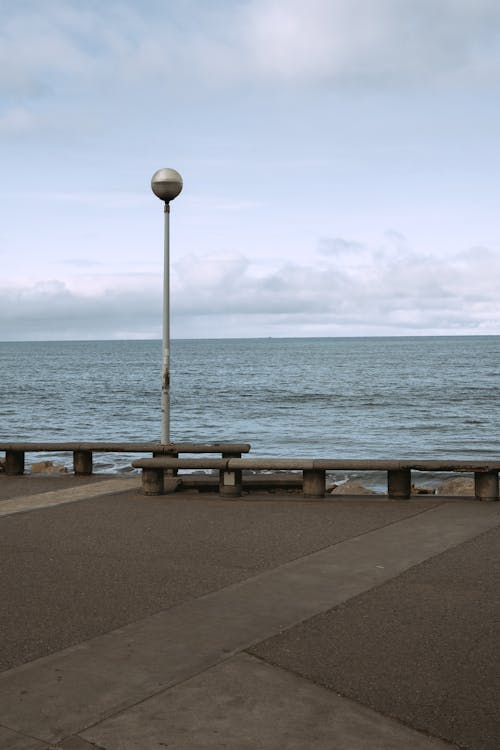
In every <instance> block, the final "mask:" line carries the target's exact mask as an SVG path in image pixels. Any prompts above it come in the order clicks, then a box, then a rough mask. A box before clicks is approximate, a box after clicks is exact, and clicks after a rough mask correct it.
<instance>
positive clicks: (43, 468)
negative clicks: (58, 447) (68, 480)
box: [31, 461, 68, 474]
mask: <svg viewBox="0 0 500 750" xmlns="http://www.w3.org/2000/svg"><path fill="white" fill-rule="evenodd" d="M67 471H68V470H67V469H66V467H65V466H61V465H60V464H55V463H54V462H53V461H35V463H33V464H31V473H32V474H66V472H67Z"/></svg>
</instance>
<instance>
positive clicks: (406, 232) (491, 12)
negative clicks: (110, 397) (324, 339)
mask: <svg viewBox="0 0 500 750" xmlns="http://www.w3.org/2000/svg"><path fill="white" fill-rule="evenodd" d="M0 17H1V18H2V23H1V25H0V163H1V170H0V175H1V184H0V340H3V341H9V340H13V341H15V340H49V339H55V340H62V339H122V338H123V339H133V338H160V337H161V326H162V290H163V204H162V203H161V201H159V200H158V199H157V198H156V197H155V196H154V195H153V193H152V192H151V188H150V181H151V176H152V175H153V173H154V172H155V171H156V170H157V169H159V168H161V167H171V168H175V169H177V170H178V171H179V172H180V173H181V175H182V177H183V181H184V187H183V191H182V193H181V194H180V195H179V197H178V198H176V199H175V201H173V202H172V204H171V225H170V226H171V255H170V287H171V332H172V336H173V337H174V338H220V337H268V336H275V337H280V336H287V337H288V336H379V335H395V336H398V335H459V334H499V333H500V302H499V294H498V285H499V280H500V223H499V217H500V208H499V207H500V148H499V135H500V97H499V93H500V4H499V3H498V0H308V2H303V1H302V0H301V1H299V0H163V2H160V0H140V2H139V0H120V2H116V1H115V0H106V2H102V0H78V2H77V1H76V0H17V1H16V2H12V0H0Z"/></svg>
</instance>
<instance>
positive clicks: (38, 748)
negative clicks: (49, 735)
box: [0, 726, 47, 750]
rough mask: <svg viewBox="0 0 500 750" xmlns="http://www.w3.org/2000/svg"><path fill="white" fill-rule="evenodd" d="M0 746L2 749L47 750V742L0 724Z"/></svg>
mask: <svg viewBox="0 0 500 750" xmlns="http://www.w3.org/2000/svg"><path fill="white" fill-rule="evenodd" d="M0 748H2V750H47V743H46V742H41V741H40V740H35V739H33V737H26V735H22V734H19V733H18V732H12V731H11V730H10V729H7V728H6V727H2V726H0Z"/></svg>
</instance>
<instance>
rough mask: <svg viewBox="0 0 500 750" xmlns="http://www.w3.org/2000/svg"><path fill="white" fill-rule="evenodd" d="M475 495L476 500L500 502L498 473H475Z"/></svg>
mask: <svg viewBox="0 0 500 750" xmlns="http://www.w3.org/2000/svg"><path fill="white" fill-rule="evenodd" d="M474 494H475V496H476V500H498V472H496V471H476V472H474Z"/></svg>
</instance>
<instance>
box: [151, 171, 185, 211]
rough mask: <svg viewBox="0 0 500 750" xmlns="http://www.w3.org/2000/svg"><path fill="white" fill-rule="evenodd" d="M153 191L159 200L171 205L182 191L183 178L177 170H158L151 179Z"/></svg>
mask: <svg viewBox="0 0 500 750" xmlns="http://www.w3.org/2000/svg"><path fill="white" fill-rule="evenodd" d="M151 190H152V191H153V193H154V194H155V195H156V196H158V198H159V199H160V200H162V201H165V203H169V202H170V201H172V200H173V199H174V198H177V196H178V195H179V193H180V192H181V190H182V177H181V176H180V174H179V172H177V170H176V169H158V170H157V171H156V172H155V173H154V175H153V176H152V178H151Z"/></svg>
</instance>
